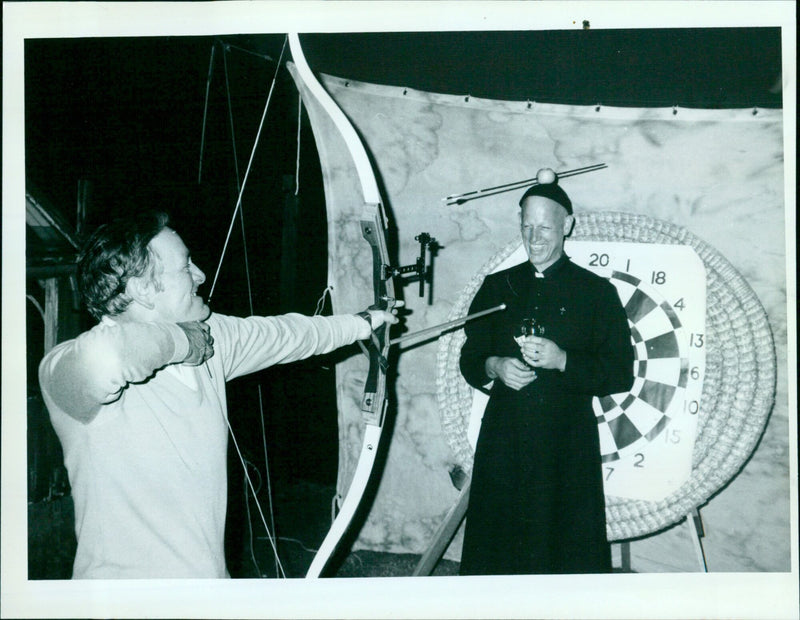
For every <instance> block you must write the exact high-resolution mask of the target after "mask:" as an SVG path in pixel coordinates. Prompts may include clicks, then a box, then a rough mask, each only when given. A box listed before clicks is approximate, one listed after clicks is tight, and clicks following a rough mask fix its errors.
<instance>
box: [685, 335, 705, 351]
mask: <svg viewBox="0 0 800 620" xmlns="http://www.w3.org/2000/svg"><path fill="white" fill-rule="evenodd" d="M704 342H705V341H704V339H703V334H695V333H692V335H691V336H689V346H692V347H697V348H698V349H702V348H703V344H704Z"/></svg>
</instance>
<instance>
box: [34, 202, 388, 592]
mask: <svg viewBox="0 0 800 620" xmlns="http://www.w3.org/2000/svg"><path fill="white" fill-rule="evenodd" d="M204 281H205V275H204V274H203V272H202V271H201V270H200V269H199V268H198V267H197V266H196V265H195V264H194V263H193V262H192V259H191V257H190V255H189V251H188V249H187V248H186V246H185V245H184V243H183V241H182V240H181V238H180V237H179V236H178V234H177V233H176V232H175V231H174V230H173V229H172V228H170V227H169V225H168V218H167V216H166V215H165V214H163V213H157V212H153V213H147V214H143V215H140V216H136V217H133V218H128V219H123V220H117V221H114V222H112V223H111V224H108V225H104V226H101V227H100V228H99V229H98V230H97V232H95V234H94V235H93V236H92V237H91V238H90V239H89V240H88V242H87V244H86V246H85V247H84V249H83V250H82V252H81V254H80V256H79V259H78V282H79V287H80V290H81V294H82V297H83V299H84V301H85V303H86V306H87V308H88V310H89V312H90V313H91V314H92V315H93V316H94V317H95V318H96V319H98V321H99V323H98V324H97V325H96V326H95V327H93V328H92V329H90V330H89V331H87V332H84V333H83V334H81V335H80V336H78V337H77V338H76V339H74V340H70V341H67V342H63V343H61V344H59V345H58V346H56V347H55V348H54V349H53V350H52V351H51V352H50V353H49V354H48V355H47V356H46V357H45V358H44V360H42V363H41V365H40V368H39V381H40V384H41V389H42V394H43V396H44V400H45V403H46V404H47V408H48V410H49V412H50V419H51V420H52V423H53V427H54V428H55V431H56V433H57V435H58V437H59V439H60V441H61V444H62V446H63V449H64V461H65V464H66V467H67V470H68V472H69V481H70V484H71V486H72V495H73V499H74V502H75V529H76V534H77V539H78V548H77V553H76V556H75V562H74V565H73V573H72V577H73V578H74V579H75V578H106V579H107V578H126V579H127V578H167V577H170V578H174V577H187V578H188V577H191V578H224V577H228V576H229V574H228V571H227V569H226V566H225V553H224V531H225V514H226V502H227V474H226V451H227V443H228V422H227V416H228V411H227V405H226V396H225V382H226V381H229V380H230V379H233V378H235V377H239V376H241V375H244V374H247V373H251V372H256V371H258V370H261V369H264V368H267V367H268V366H271V365H273V364H283V363H288V362H292V361H295V360H300V359H304V358H307V357H310V356H312V355H319V354H323V353H328V352H330V351H332V350H334V349H336V348H338V347H342V346H345V345H349V344H351V343H353V342H355V341H356V340H360V339H365V338H368V337H369V336H370V333H371V330H372V329H376V328H378V327H380V326H381V325H383V324H393V323H396V322H397V318H396V317H395V316H393V314H392V313H389V312H385V311H381V310H369V311H367V312H363V313H360V314H359V315H337V316H328V317H323V316H314V317H307V316H302V315H299V314H287V315H284V316H276V317H256V316H253V317H248V318H237V317H231V316H224V315H221V314H216V313H212V312H211V311H210V309H209V307H208V305H207V304H206V303H205V302H204V301H203V299H202V298H201V297H200V296H198V294H197V289H198V287H199V286H200V285H201V284H202V283H203V282H204Z"/></svg>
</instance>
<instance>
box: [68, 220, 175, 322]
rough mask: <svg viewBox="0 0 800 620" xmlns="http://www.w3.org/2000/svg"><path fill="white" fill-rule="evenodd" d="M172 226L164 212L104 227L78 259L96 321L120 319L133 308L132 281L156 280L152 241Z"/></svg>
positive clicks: (80, 278) (84, 294) (81, 281)
mask: <svg viewBox="0 0 800 620" xmlns="http://www.w3.org/2000/svg"><path fill="white" fill-rule="evenodd" d="M168 225H169V216H168V215H167V214H166V213H163V212H161V211H145V212H141V213H139V214H137V215H135V216H131V217H125V218H120V219H116V220H114V221H113V222H111V223H109V224H104V225H102V226H100V227H99V228H98V229H97V230H96V231H95V232H94V233H93V234H92V236H91V237H90V238H89V239H88V240H87V242H86V244H85V245H84V247H83V249H82V250H81V253H80V255H79V256H78V272H77V276H78V286H79V288H80V291H81V296H82V297H83V301H84V303H85V304H86V308H87V310H88V311H89V313H90V314H91V315H92V316H93V317H95V318H96V319H98V320H99V319H100V318H102V317H103V316H116V315H119V314H121V313H122V312H124V311H125V309H126V308H127V307H128V306H129V305H130V303H131V298H130V297H129V296H128V295H127V294H126V293H125V288H126V285H127V284H128V280H130V279H131V278H135V277H142V276H145V275H147V276H148V277H150V278H153V279H154V280H155V278H156V276H157V274H156V267H157V264H158V263H157V261H156V260H155V258H154V254H153V253H152V251H151V250H150V248H149V247H148V244H149V243H150V241H152V239H153V237H155V236H156V235H157V234H158V233H160V232H161V231H162V230H164V228H166V227H167V226H168Z"/></svg>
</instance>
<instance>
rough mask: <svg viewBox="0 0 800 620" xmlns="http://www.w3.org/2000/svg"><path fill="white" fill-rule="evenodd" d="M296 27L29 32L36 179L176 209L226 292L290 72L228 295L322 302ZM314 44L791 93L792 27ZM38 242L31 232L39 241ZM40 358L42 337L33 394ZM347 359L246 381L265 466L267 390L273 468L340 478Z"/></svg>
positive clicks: (602, 84) (192, 244)
mask: <svg viewBox="0 0 800 620" xmlns="http://www.w3.org/2000/svg"><path fill="white" fill-rule="evenodd" d="M284 41H285V37H284V35H282V34H281V35H241V36H225V37H211V36H202V37H159V38H93V39H46V40H31V39H29V40H27V41H26V44H25V148H26V160H25V164H26V176H27V182H28V184H29V187H35V188H36V189H37V191H38V192H40V193H41V194H42V195H44V196H45V197H46V198H47V199H48V200H49V201H50V202H52V203H53V204H54V205H55V206H56V207H57V208H58V209H59V210H61V211H62V212H63V213H64V215H66V217H67V219H68V220H70V221H71V223H72V224H73V225H75V224H76V223H77V217H76V203H77V188H78V182H79V181H84V182H87V183H88V184H89V187H90V189H91V192H90V199H89V201H88V206H89V208H88V211H87V213H86V220H85V229H84V230H85V231H88V232H91V230H92V229H93V228H94V227H96V225H98V224H100V223H102V222H104V221H107V220H108V219H110V218H111V217H113V216H115V215H117V214H119V213H122V212H128V211H131V210H137V209H141V208H144V207H157V208H161V209H165V210H167V211H169V212H170V213H171V215H172V217H173V220H174V223H175V227H176V229H177V230H178V231H179V232H180V233H181V235H182V236H183V238H184V240H185V241H186V244H187V246H188V247H189V248H190V250H191V252H192V255H193V260H194V262H195V263H196V264H198V265H199V266H200V267H201V268H202V269H203V270H204V271H205V273H206V276H207V281H206V284H205V285H204V286H203V287H202V288H201V293H202V294H204V295H206V296H208V294H209V291H210V287H211V283H212V280H213V278H214V274H215V271H216V268H217V265H218V263H219V261H220V255H221V253H222V249H223V245H224V242H225V237H226V233H227V230H228V227H229V225H230V222H231V217H232V215H233V211H234V207H235V205H236V201H237V196H238V194H239V183H240V182H241V179H242V178H243V176H244V173H245V170H246V168H247V165H248V161H249V159H250V154H251V151H252V149H253V144H254V139H255V136H256V132H257V129H258V125H259V122H260V120H261V117H262V114H263V113H264V107H265V103H266V101H267V96H268V93H269V92H270V87H271V84H272V81H273V78H275V84H274V90H273V94H272V97H271V100H270V105H269V108H268V111H267V114H266V119H265V123H264V126H263V129H262V132H261V137H260V141H259V144H258V148H257V150H256V154H255V157H254V159H253V163H252V170H251V172H250V176H249V177H248V180H247V186H246V190H245V192H244V194H243V199H242V209H241V211H242V214H243V219H244V222H245V225H244V230H245V231H246V234H245V235H244V236H243V234H242V226H241V222H239V221H237V222H236V223H235V225H234V226H233V229H232V235H231V241H230V245H229V247H228V249H227V253H226V256H225V260H224V261H223V263H222V269H221V271H220V276H219V280H218V282H217V284H216V288H215V290H214V295H213V299H212V308H213V309H214V310H215V311H217V312H223V313H228V314H237V315H246V314H249V313H250V308H251V303H252V309H253V311H254V312H255V313H256V314H277V313H283V312H289V311H296V312H301V313H304V314H312V313H313V312H314V309H315V306H316V304H317V300H318V299H319V297H320V296H321V294H322V292H323V290H324V288H325V285H326V270H327V249H326V246H327V237H326V235H327V231H326V214H325V199H324V195H323V191H322V179H321V172H320V165H319V158H318V155H317V152H316V148H315V145H314V142H313V137H312V132H311V129H310V126H309V124H308V119H307V117H306V116H305V114H303V116H302V119H301V121H300V122H301V123H302V127H301V132H300V135H301V142H300V155H299V157H300V167H299V194H298V195H297V196H296V197H295V196H294V193H295V192H294V189H295V183H296V178H295V175H296V173H297V168H296V159H297V154H298V153H297V148H298V145H297V130H298V126H297V125H298V115H297V110H298V96H297V92H296V88H295V86H294V83H293V81H292V79H291V77H290V75H289V73H288V71H287V70H286V68H285V61H286V60H289V59H290V52H289V49H288V44H287V45H286V47H285V51H284V55H283V56H281V52H282V49H283V46H284ZM301 42H302V44H303V48H304V50H305V54H306V57H307V59H308V62H309V64H310V65H311V67H312V69H313V70H315V71H316V72H322V73H328V74H332V75H336V76H340V77H344V78H350V79H353V80H360V81H366V82H374V83H381V84H389V85H397V86H405V87H409V88H413V89H418V90H423V91H433V92H439V93H449V94H463V95H466V94H470V95H472V96H474V97H481V98H489V99H500V100H519V101H526V100H530V101H538V102H549V103H560V104H574V105H595V104H598V103H600V104H603V105H607V106H633V107H668V106H673V105H677V106H681V107H689V108H742V107H744V108H750V107H769V108H779V107H781V92H780V76H781V41H780V30H779V29H778V28H748V29H744V28H719V29H693V30H683V29H664V30H603V31H596V30H592V29H583V30H571V31H547V32H542V31H515V32H468V33H460V32H457V33H440V32H431V33H380V34H336V35H329V34H326V35H304V36H303V37H302V38H301ZM212 49H214V55H213V64H212V63H211V60H212ZM279 59H281V60H280V63H279V62H278V61H279ZM210 64H211V65H212V71H211V79H210V80H209V66H210ZM207 89H208V90H207ZM201 147H202V167H201ZM431 232H432V233H434V234H435V231H431ZM245 245H246V248H247V251H246V252H245ZM32 251H33V249H32V246H31V245H30V244H29V259H30V253H31V252H32ZM245 258H247V262H245ZM246 271H249V273H250V280H251V286H250V290H251V293H250V295H251V297H250V296H249V295H248V286H247V282H246V278H245V272H246ZM251 300H252V301H251ZM352 310H353V311H357V310H361V308H353V309H352ZM325 311H326V312H329V311H330V306H329V305H326V307H325ZM36 317H37V315H36V314H35V313H29V316H28V326H29V342H30V343H31V345H30V346H29V347H28V350H29V352H33V351H37V350H41V349H40V346H41V345H40V342H41V333H40V328H38V327H37V325H40V323H41V321H40V320H39V319H37V318H36ZM81 320H82V323H83V324H84V326H85V327H88V326H90V325H91V324H92V321H91V320H90V319H89V318H88V316H85V315H84V316H82V318H81ZM343 354H358V353H357V350H355V348H353V350H352V351H346V352H344V353H343ZM38 361H39V360H38V358H37V356H36V355H34V354H29V359H28V365H29V371H28V376H29V377H30V378H31V382H30V385H29V391H31V392H35V391H36V390H37V389H38V387H37V386H36V383H35V377H36V373H35V368H36V365H37V364H38ZM334 363H335V359H331V358H330V356H327V357H319V358H314V359H311V360H307V361H305V362H301V363H296V364H292V365H289V366H286V367H274V368H271V369H268V370H267V371H264V372H262V373H259V374H258V375H255V376H253V377H249V378H245V379H240V380H236V381H234V382H232V384H231V385H230V388H229V390H230V391H229V404H230V414H231V419H232V421H233V424H234V430H235V432H236V436H237V439H238V440H239V444H240V447H241V448H242V449H243V452H244V454H245V457H246V458H247V460H248V461H249V462H251V463H252V464H253V468H254V469H253V472H255V471H256V469H257V470H258V475H254V478H256V479H257V480H260V481H261V483H262V484H265V483H266V477H265V476H264V472H265V468H264V462H265V458H264V454H263V441H264V439H263V436H264V435H262V430H261V424H262V422H261V415H260V413H259V400H262V401H263V403H264V407H263V408H264V418H263V420H264V422H263V423H264V425H265V427H266V433H265V435H266V440H267V442H268V445H269V461H270V478H271V480H272V483H273V484H274V485H276V486H278V487H280V485H284V484H291V483H294V482H297V481H298V480H300V481H310V482H313V483H319V484H323V485H332V484H334V483H335V481H336V472H337V459H338V431H337V421H336V402H335V395H334V389H335V388H334V385H335V377H334V371H333V365H334ZM259 390H260V391H261V395H260V397H259ZM229 467H230V472H231V480H232V482H231V493H232V495H236V496H238V497H240V495H239V494H241V493H242V492H243V487H242V483H241V481H240V476H241V466H240V465H239V463H238V458H234V457H232V458H231V462H230V465H229ZM243 505H244V502H243V500H241V499H238V500H234V501H232V502H231V513H232V518H230V521H231V522H233V523H236V522H237V520H240V519H241V518H243V517H242V512H243V510H244V508H243Z"/></svg>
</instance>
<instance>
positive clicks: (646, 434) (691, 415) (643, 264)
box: [565, 240, 706, 501]
mask: <svg viewBox="0 0 800 620" xmlns="http://www.w3.org/2000/svg"><path fill="white" fill-rule="evenodd" d="M565 249H566V252H567V254H569V256H570V257H571V258H572V260H573V261H574V262H575V263H576V264H578V265H581V266H583V267H586V268H587V269H590V270H592V271H594V272H595V273H597V274H599V275H602V276H603V277H606V278H608V279H609V280H610V281H611V282H612V283H613V284H614V286H616V288H617V292H618V293H619V297H620V301H621V302H622V305H623V306H624V307H625V311H626V312H627V314H628V322H629V324H630V328H631V340H632V342H633V345H634V349H635V361H634V368H633V371H634V377H635V380H634V384H633V388H632V389H631V390H630V392H625V393H621V394H612V395H610V396H604V397H602V398H595V399H594V403H593V406H594V411H595V415H596V416H597V423H598V432H599V434H600V450H601V452H602V460H603V465H602V466H603V479H604V481H605V492H606V495H612V496H617V497H625V498H630V499H641V500H648V501H658V500H660V499H663V498H665V497H667V496H668V495H669V494H670V493H672V492H674V491H676V490H677V489H678V488H680V486H681V485H682V484H683V483H684V482H685V481H686V480H687V479H688V477H689V475H690V474H691V468H692V451H693V449H694V443H695V436H696V433H697V426H698V425H697V421H698V417H699V416H700V415H702V403H701V395H702V391H703V376H704V374H705V357H706V356H705V348H706V334H705V316H706V272H705V267H704V265H703V261H702V260H701V259H700V257H699V256H698V255H697V254H696V253H695V251H694V249H692V248H691V247H690V246H685V245H663V244H648V243H622V242H604V241H575V240H568V241H567V244H566V248H565Z"/></svg>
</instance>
